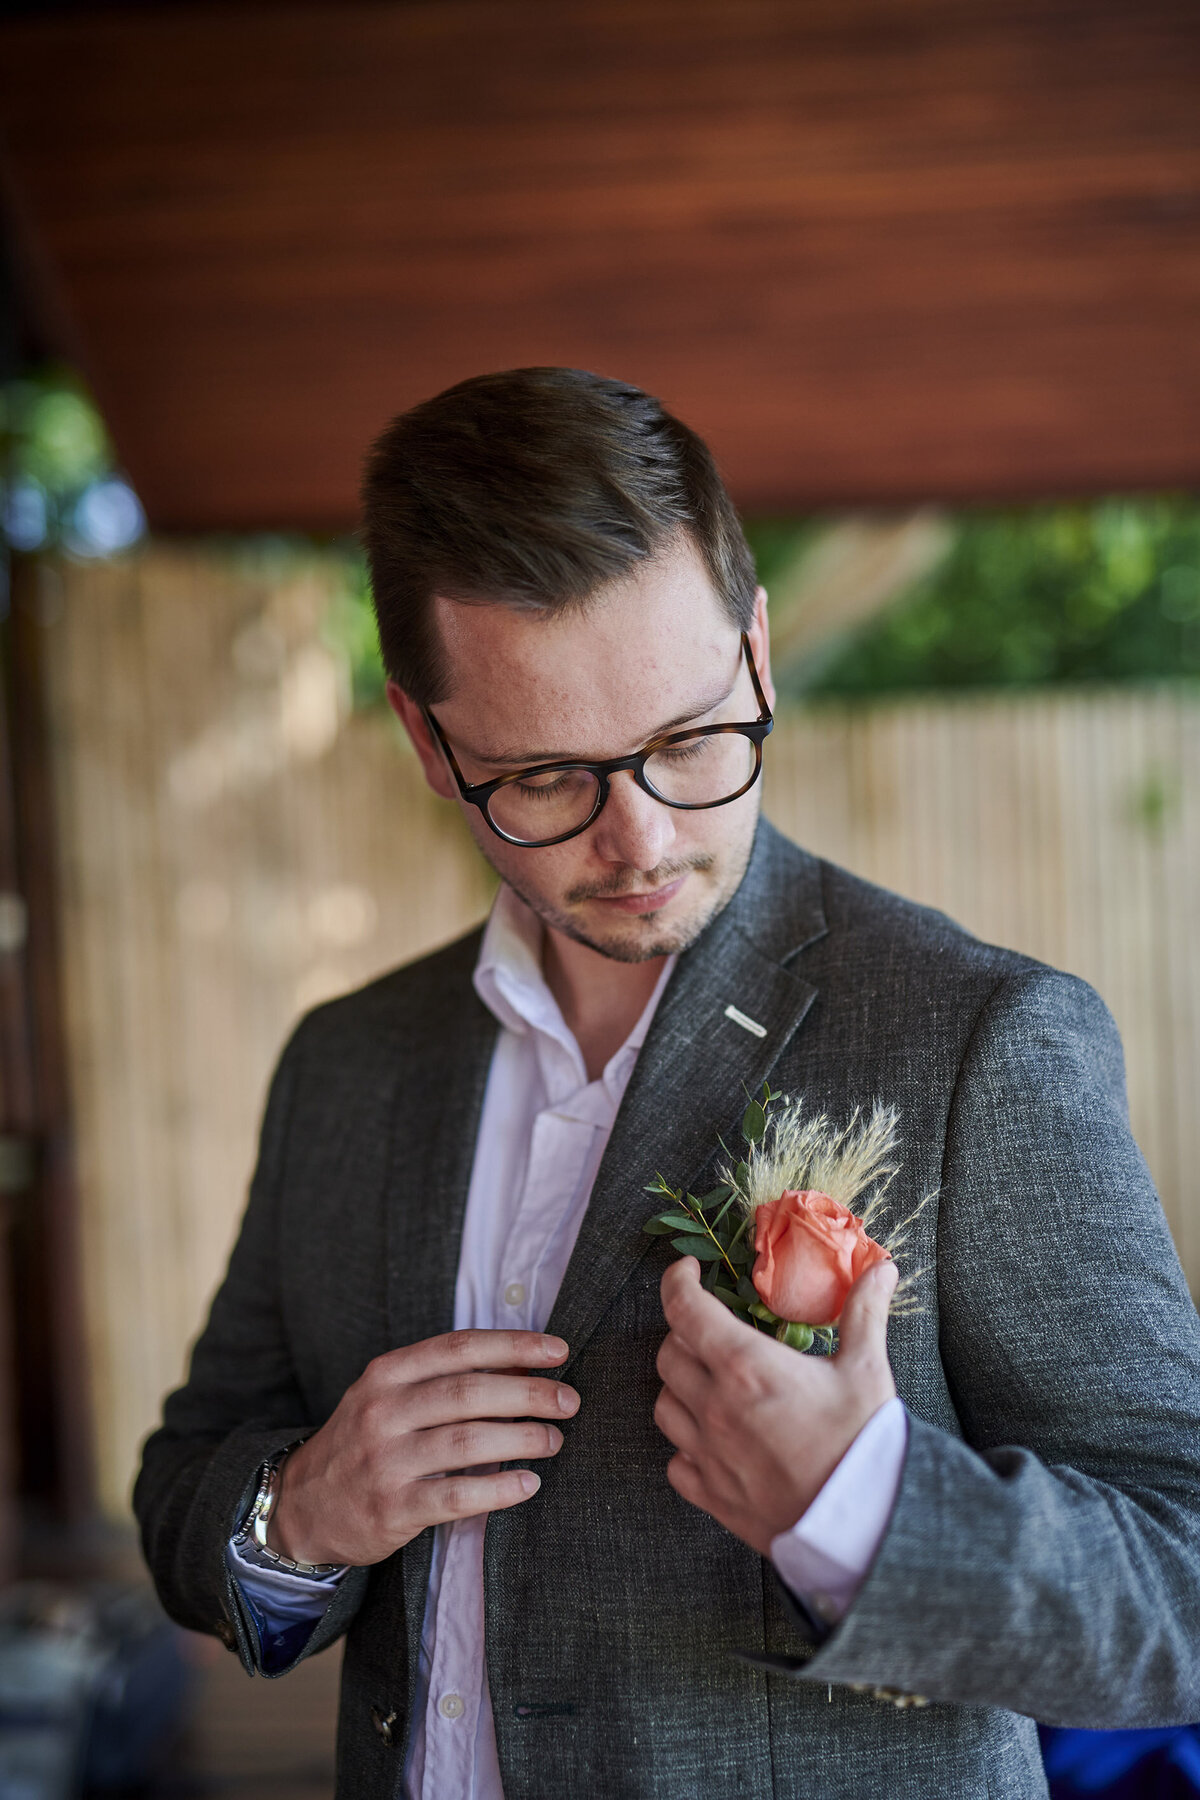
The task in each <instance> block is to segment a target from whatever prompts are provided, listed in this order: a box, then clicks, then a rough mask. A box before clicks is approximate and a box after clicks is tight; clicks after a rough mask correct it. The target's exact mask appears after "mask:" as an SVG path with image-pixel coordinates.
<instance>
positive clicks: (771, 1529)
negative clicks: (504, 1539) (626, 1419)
mask: <svg viewBox="0 0 1200 1800" xmlns="http://www.w3.org/2000/svg"><path fill="white" fill-rule="evenodd" d="M896 1280H897V1272H896V1265H895V1264H894V1263H892V1262H884V1263H877V1264H876V1265H875V1267H874V1268H871V1269H868V1270H867V1271H866V1273H865V1274H864V1275H860V1277H859V1279H858V1280H857V1281H856V1282H855V1284H854V1286H853V1287H852V1288H851V1290H850V1293H849V1295H848V1297H847V1300H846V1304H845V1307H844V1309H843V1311H842V1316H841V1320H840V1322H839V1326H838V1351H837V1355H836V1356H804V1355H801V1354H800V1353H799V1352H798V1351H796V1350H791V1349H789V1348H788V1347H787V1346H786V1345H785V1344H780V1343H777V1342H776V1340H775V1339H774V1338H773V1337H769V1336H768V1335H767V1334H766V1333H765V1332H762V1331H752V1330H749V1329H748V1328H747V1326H746V1325H745V1324H743V1323H742V1321H741V1320H739V1319H736V1318H735V1317H734V1315H733V1314H732V1313H731V1312H730V1311H729V1309H728V1308H727V1307H725V1306H723V1305H722V1303H721V1302H720V1301H719V1300H714V1299H713V1297H712V1295H711V1294H706V1293H705V1291H704V1289H703V1288H702V1287H701V1285H700V1265H699V1263H698V1262H697V1261H696V1259H695V1258H694V1257H692V1256H685V1257H683V1258H682V1259H681V1260H680V1261H679V1262H675V1263H672V1264H671V1267H670V1268H669V1269H668V1270H667V1272H666V1274H665V1275H664V1276H663V1280H662V1302H663V1311H664V1312H665V1313H666V1316H667V1324H668V1325H669V1326H670V1328H671V1329H670V1331H669V1333H668V1334H667V1337H666V1338H665V1340H664V1341H663V1345H662V1348H661V1349H660V1351H659V1353H658V1372H659V1374H660V1375H661V1377H662V1380H663V1391H662V1393H661V1394H660V1395H659V1397H658V1403H657V1405H656V1406H655V1409H654V1420H655V1423H656V1424H657V1426H658V1428H659V1430H660V1431H661V1432H662V1433H663V1434H664V1435H665V1436H666V1437H667V1438H669V1439H670V1441H671V1443H672V1444H674V1446H675V1448H676V1450H677V1451H678V1455H677V1456H673V1457H672V1458H671V1461H670V1462H669V1463H668V1465H667V1480H668V1481H669V1482H670V1483H671V1486H672V1487H673V1488H674V1489H675V1491H676V1493H677V1494H681V1495H682V1496H683V1498H684V1499H685V1500H690V1501H691V1503H692V1505H693V1506H698V1507H700V1508H701V1509H702V1510H703V1511H704V1512H706V1513H710V1514H711V1515H712V1517H713V1518H714V1519H716V1520H717V1521H718V1522H719V1523H720V1524H722V1525H724V1526H725V1528H726V1530H728V1531H732V1532H733V1534H734V1536H735V1537H739V1538H741V1539H742V1540H743V1542H744V1543H747V1544H750V1545H751V1546H752V1547H753V1548H754V1549H755V1550H757V1551H758V1552H759V1553H760V1554H761V1555H763V1556H768V1555H769V1554H770V1547H771V1539H772V1538H773V1537H775V1536H777V1534H778V1533H779V1532H781V1531H788V1530H790V1529H791V1527H792V1526H793V1525H794V1524H795V1523H796V1521H797V1519H799V1518H800V1516H801V1515H802V1514H803V1513H804V1512H805V1511H806V1510H807V1508H808V1507H809V1505H810V1504H811V1503H812V1501H813V1500H814V1499H815V1498H816V1496H817V1494H818V1492H819V1491H820V1489H821V1488H822V1487H823V1486H824V1484H825V1482H826V1481H827V1480H828V1478H829V1476H830V1475H831V1474H832V1473H833V1471H834V1469H835V1468H836V1467H837V1465H838V1463H839V1462H840V1461H841V1459H842V1457H843V1456H844V1455H845V1453H846V1451H847V1450H848V1449H849V1448H850V1445H851V1444H852V1443H853V1442H854V1439H855V1438H856V1437H857V1436H858V1433H859V1432H860V1431H861V1429H862V1427H863V1426H864V1425H865V1424H866V1422H867V1420H868V1419H869V1418H870V1417H871V1416H872V1414H873V1413H875V1412H877V1411H878V1410H879V1408H880V1407H881V1406H883V1405H884V1404H885V1403H886V1402H887V1401H888V1400H890V1399H892V1397H893V1396H894V1394H895V1392H896V1384H895V1382H894V1381H893V1379H892V1371H891V1367H890V1365H889V1363H888V1358H887V1319H888V1302H889V1301H890V1299H891V1297H892V1293H893V1291H894V1289H895V1286H896Z"/></svg>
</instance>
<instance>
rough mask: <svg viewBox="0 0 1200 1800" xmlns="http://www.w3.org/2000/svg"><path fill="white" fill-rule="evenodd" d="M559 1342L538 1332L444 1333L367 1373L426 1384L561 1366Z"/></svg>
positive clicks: (394, 1353) (380, 1360)
mask: <svg viewBox="0 0 1200 1800" xmlns="http://www.w3.org/2000/svg"><path fill="white" fill-rule="evenodd" d="M566 1359H567V1346H566V1345H565V1344H564V1343H563V1341H562V1339H561V1338H555V1337H547V1336H546V1335H545V1333H544V1332H541V1331H473V1330H472V1331H447V1332H443V1334H442V1335H441V1337H433V1338H423V1339H422V1340H421V1342H420V1343H419V1344H406V1345H405V1347H404V1348H403V1349H402V1350H389V1351H388V1352H387V1353H386V1354H385V1355H383V1356H380V1357H376V1359H375V1361H374V1363H372V1364H371V1373H372V1374H377V1375H378V1376H379V1377H380V1378H382V1379H385V1380H388V1381H397V1382H399V1381H428V1380H429V1379H430V1378H431V1377H432V1376H435V1375H453V1374H455V1373H456V1372H458V1371H460V1370H463V1369H531V1368H546V1367H547V1366H548V1365H549V1364H552V1363H560V1362H565V1361H566Z"/></svg>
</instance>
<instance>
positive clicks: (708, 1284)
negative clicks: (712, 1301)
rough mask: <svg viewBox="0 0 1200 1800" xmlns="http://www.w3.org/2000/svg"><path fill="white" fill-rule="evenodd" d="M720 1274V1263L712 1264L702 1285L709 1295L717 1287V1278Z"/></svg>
mask: <svg viewBox="0 0 1200 1800" xmlns="http://www.w3.org/2000/svg"><path fill="white" fill-rule="evenodd" d="M720 1273H721V1265H720V1263H719V1262H714V1263H710V1264H709V1266H708V1269H707V1270H706V1272H705V1275H704V1279H703V1281H702V1282H701V1283H700V1285H701V1287H705V1288H707V1289H708V1291H709V1293H710V1294H711V1293H712V1291H713V1289H714V1288H715V1287H716V1285H717V1276H718V1275H719V1274H720Z"/></svg>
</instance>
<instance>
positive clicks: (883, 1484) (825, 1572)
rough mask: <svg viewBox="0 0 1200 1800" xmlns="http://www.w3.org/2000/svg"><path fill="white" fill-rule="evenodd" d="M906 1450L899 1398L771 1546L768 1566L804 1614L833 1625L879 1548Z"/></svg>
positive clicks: (870, 1421)
mask: <svg viewBox="0 0 1200 1800" xmlns="http://www.w3.org/2000/svg"><path fill="white" fill-rule="evenodd" d="M907 1448H908V1414H907V1413H906V1412H905V1410H904V1403H903V1401H901V1400H900V1399H899V1398H896V1399H893V1400H889V1401H887V1403H886V1404H885V1405H883V1406H881V1407H880V1408H879V1411H878V1412H876V1413H873V1414H872V1415H871V1417H870V1418H869V1419H868V1420H867V1422H866V1424H865V1425H864V1426H863V1428H862V1430H861V1431H860V1432H859V1434H858V1436H857V1437H856V1438H855V1440H854V1442H853V1443H852V1444H851V1446H850V1448H849V1449H848V1450H847V1451H846V1454H845V1455H844V1456H843V1457H842V1460H841V1462H840V1463H839V1464H838V1465H837V1467H836V1469H835V1470H834V1471H833V1474H832V1475H831V1476H830V1477H829V1479H828V1481H826V1483H825V1485H824V1487H823V1488H822V1489H821V1491H820V1493H819V1494H818V1495H817V1497H816V1499H815V1500H814V1501H813V1502H812V1504H811V1505H810V1507H809V1508H808V1511H807V1512H806V1513H805V1514H804V1516H803V1518H801V1519H799V1520H798V1521H797V1523H796V1524H795V1525H793V1526H792V1528H791V1530H790V1531H781V1532H780V1533H779V1535H778V1536H777V1537H774V1538H772V1539H771V1561H772V1562H773V1563H774V1565H775V1567H776V1569H777V1570H778V1572H779V1574H780V1575H781V1576H782V1577H783V1580H784V1581H785V1582H786V1584H787V1586H788V1587H789V1588H790V1589H791V1590H792V1592H793V1593H794V1594H795V1595H796V1597H797V1599H798V1600H799V1601H800V1603H801V1605H802V1606H803V1607H804V1609H805V1611H806V1612H808V1613H810V1614H811V1615H812V1616H813V1618H814V1619H815V1620H817V1621H819V1623H820V1624H822V1625H825V1626H833V1625H836V1624H837V1623H838V1621H839V1620H840V1619H842V1618H843V1617H844V1616H845V1614H846V1613H847V1612H848V1611H849V1610H850V1606H851V1603H852V1602H853V1600H854V1597H855V1595H856V1594H857V1593H858V1590H859V1588H860V1587H861V1586H862V1584H863V1582H864V1581H865V1580H866V1577H867V1572H868V1570H869V1569H870V1567H871V1564H872V1563H873V1562H874V1560H875V1553H876V1551H877V1550H878V1549H879V1546H880V1544H881V1543H882V1542H883V1535H884V1532H885V1531H886V1530H887V1527H888V1520H889V1519H890V1518H891V1516H892V1507H893V1506H894V1505H895V1503H896V1494H897V1492H898V1491H899V1488H900V1477H901V1476H902V1474H903V1473H904V1457H905V1452H906V1451H907Z"/></svg>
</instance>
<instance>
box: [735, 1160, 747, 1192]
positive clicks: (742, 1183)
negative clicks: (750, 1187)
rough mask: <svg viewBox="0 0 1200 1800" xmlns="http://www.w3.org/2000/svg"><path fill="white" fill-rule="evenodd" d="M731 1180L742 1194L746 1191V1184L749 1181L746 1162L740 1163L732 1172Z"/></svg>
mask: <svg viewBox="0 0 1200 1800" xmlns="http://www.w3.org/2000/svg"><path fill="white" fill-rule="evenodd" d="M733 1179H734V1181H735V1182H736V1183H737V1185H738V1187H739V1188H740V1189H741V1191H742V1193H743V1194H744V1193H745V1191H746V1183H747V1182H748V1181H749V1179H750V1164H749V1163H748V1162H740V1163H739V1164H738V1166H737V1168H736V1169H735V1170H734V1171H733Z"/></svg>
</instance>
